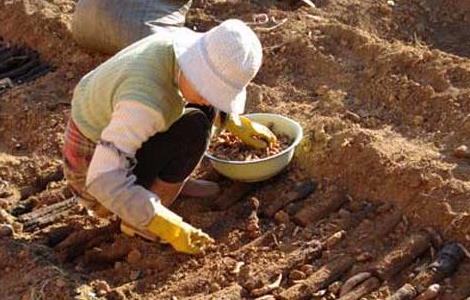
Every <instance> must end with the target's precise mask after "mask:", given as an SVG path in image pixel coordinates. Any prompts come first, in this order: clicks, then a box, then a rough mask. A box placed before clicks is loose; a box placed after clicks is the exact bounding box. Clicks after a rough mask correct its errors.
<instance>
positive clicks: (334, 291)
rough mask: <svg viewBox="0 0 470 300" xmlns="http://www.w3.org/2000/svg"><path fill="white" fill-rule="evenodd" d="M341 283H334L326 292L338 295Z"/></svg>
mask: <svg viewBox="0 0 470 300" xmlns="http://www.w3.org/2000/svg"><path fill="white" fill-rule="evenodd" d="M342 285H343V283H342V282H341V281H335V282H333V283H332V284H330V286H329V287H328V291H329V292H330V293H332V294H334V295H338V294H339V291H340V290H341V286H342Z"/></svg>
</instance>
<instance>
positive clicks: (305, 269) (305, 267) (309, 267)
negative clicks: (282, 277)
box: [300, 264, 314, 276]
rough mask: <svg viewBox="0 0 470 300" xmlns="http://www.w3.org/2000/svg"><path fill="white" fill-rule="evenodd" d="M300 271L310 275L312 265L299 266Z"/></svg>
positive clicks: (312, 270) (312, 269)
mask: <svg viewBox="0 0 470 300" xmlns="http://www.w3.org/2000/svg"><path fill="white" fill-rule="evenodd" d="M300 271H302V272H304V273H305V275H307V276H310V275H312V274H313V272H314V268H313V266H312V265H309V264H306V265H303V266H301V267H300Z"/></svg>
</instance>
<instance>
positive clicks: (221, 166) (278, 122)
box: [206, 113, 303, 182]
mask: <svg viewBox="0 0 470 300" xmlns="http://www.w3.org/2000/svg"><path fill="white" fill-rule="evenodd" d="M245 117H247V118H249V119H250V120H253V121H256V122H258V123H261V124H263V125H270V124H273V127H272V130H273V132H274V133H275V134H277V135H278V134H285V135H287V136H289V137H290V138H291V140H292V143H291V144H290V145H289V147H287V148H286V149H284V150H283V151H281V152H280V153H278V154H275V155H273V156H269V157H266V158H261V159H257V160H251V161H231V160H226V159H221V158H217V157H215V156H213V155H211V154H209V153H208V152H206V156H207V157H208V158H209V160H210V162H211V164H212V166H213V167H214V169H215V170H216V171H217V172H219V173H220V174H222V175H224V176H226V177H228V178H230V179H233V180H237V181H244V182H257V181H263V180H266V179H269V178H271V177H273V176H274V175H276V174H278V173H279V172H281V171H282V170H283V169H284V168H285V167H287V165H288V164H289V162H290V161H291V160H292V157H293V156H294V150H295V147H297V145H298V144H299V143H300V141H301V140H302V137H303V131H302V127H301V126H300V124H299V123H297V122H296V121H294V120H291V119H289V118H287V117H283V116H281V115H277V114H268V113H256V114H247V115H245Z"/></svg>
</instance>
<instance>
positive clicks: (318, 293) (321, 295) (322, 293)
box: [312, 290, 327, 297]
mask: <svg viewBox="0 0 470 300" xmlns="http://www.w3.org/2000/svg"><path fill="white" fill-rule="evenodd" d="M326 292H327V290H319V291H318V292H316V293H313V294H312V296H314V297H323V296H325V295H326Z"/></svg>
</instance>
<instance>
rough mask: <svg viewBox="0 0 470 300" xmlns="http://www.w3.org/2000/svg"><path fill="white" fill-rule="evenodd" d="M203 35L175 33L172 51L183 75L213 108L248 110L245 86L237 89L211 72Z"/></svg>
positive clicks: (179, 31)
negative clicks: (203, 46) (203, 43)
mask: <svg viewBox="0 0 470 300" xmlns="http://www.w3.org/2000/svg"><path fill="white" fill-rule="evenodd" d="M203 37H204V33H199V32H194V31H192V30H190V29H187V28H181V29H178V30H175V31H174V32H173V49H174V51H175V56H176V60H177V62H178V64H179V67H180V69H181V70H182V72H183V74H184V76H185V77H186V78H187V79H188V80H189V82H190V83H191V84H192V87H193V88H194V89H195V90H196V91H197V92H198V93H199V94H200V95H201V96H202V97H203V98H204V99H206V100H207V101H208V102H209V103H210V104H211V105H212V106H214V107H215V108H217V109H220V110H221V111H223V112H226V113H235V114H242V113H243V112H244V111H245V103H246V87H243V88H241V89H240V88H235V87H233V86H231V85H229V84H227V83H226V82H224V81H223V80H221V79H220V77H219V76H218V75H217V74H216V71H215V70H212V69H211V67H210V65H209V63H208V62H207V61H206V60H205V55H204V54H203V49H201V47H202V46H201V45H202V39H203Z"/></svg>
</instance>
